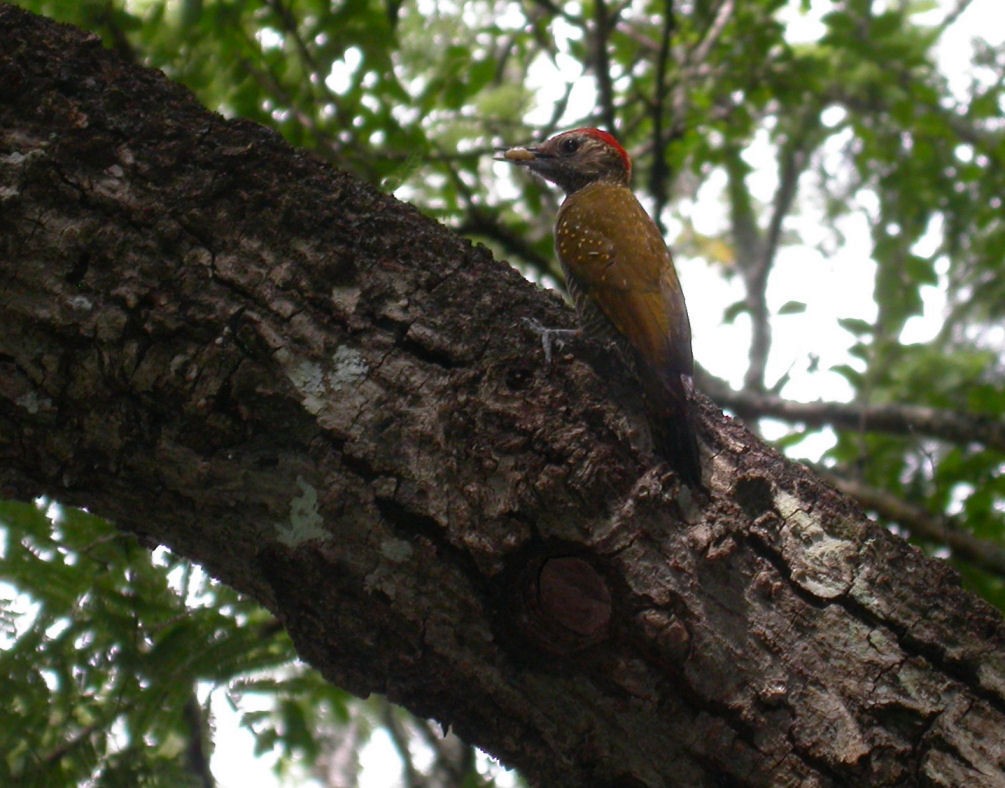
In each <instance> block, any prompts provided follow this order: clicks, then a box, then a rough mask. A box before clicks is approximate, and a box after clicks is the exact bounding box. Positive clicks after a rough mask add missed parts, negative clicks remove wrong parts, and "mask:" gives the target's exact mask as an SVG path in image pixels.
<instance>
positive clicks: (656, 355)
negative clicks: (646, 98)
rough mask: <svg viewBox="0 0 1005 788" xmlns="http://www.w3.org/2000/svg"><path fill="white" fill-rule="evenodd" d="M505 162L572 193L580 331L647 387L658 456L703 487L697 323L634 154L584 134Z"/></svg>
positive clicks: (563, 230) (565, 263)
mask: <svg viewBox="0 0 1005 788" xmlns="http://www.w3.org/2000/svg"><path fill="white" fill-rule="evenodd" d="M499 158H501V159H502V160H504V161H508V162H510V163H511V164H514V165H517V166H521V167H526V168H527V169H528V170H530V171H531V172H533V173H535V174H537V175H539V176H541V177H542V178H544V179H545V180H547V181H550V182H551V183H554V184H555V185H557V186H558V187H560V188H561V189H562V190H563V191H564V192H565V195H566V196H565V199H564V201H563V202H562V205H561V206H560V208H559V210H558V216H557V217H556V220H555V251H556V254H557V256H558V260H559V262H560V263H561V266H562V271H563V273H564V275H565V284H566V289H567V290H568V292H569V295H570V296H571V298H572V301H573V303H574V305H575V308H576V312H577V316H578V320H579V324H580V326H581V328H582V330H583V332H584V333H585V334H586V335H587V336H590V337H593V338H595V339H599V340H601V341H610V342H613V344H614V347H615V348H616V351H617V355H618V356H619V357H620V359H621V361H622V362H623V364H624V365H625V366H626V367H627V368H628V370H629V372H630V373H631V374H632V375H633V376H634V377H635V378H636V380H637V381H638V383H639V387H640V390H641V394H642V400H643V403H644V406H645V410H646V418H647V421H648V422H649V427H650V432H651V433H652V437H653V447H654V449H655V451H656V453H657V454H659V455H661V456H662V457H663V458H664V459H665V460H667V461H668V462H669V463H670V465H671V466H672V467H673V468H674V470H676V471H677V473H678V475H679V476H680V477H681V479H682V480H683V481H684V482H685V483H686V484H688V485H689V486H691V487H699V488H700V487H702V483H701V460H700V455H699V451H698V443H697V438H696V433H695V417H694V413H693V404H692V400H693V392H694V383H693V376H694V357H693V353H692V349H691V324H690V320H689V319H688V314H687V306H686V304H685V302H684V293H683V290H682V289H681V285H680V280H679V279H678V277H677V271H676V269H675V268H674V264H673V258H672V257H671V254H670V249H669V248H668V247H667V244H666V242H665V241H664V239H663V234H662V233H661V232H660V230H659V228H658V227H657V226H656V223H655V222H653V220H652V219H651V218H650V216H649V214H648V213H646V210H645V208H643V207H642V205H641V203H640V202H639V201H638V199H637V198H636V197H635V194H634V193H633V192H632V190H631V176H632V160H631V157H630V156H629V155H628V152H627V151H626V150H625V149H624V148H623V147H622V146H621V144H620V143H619V142H618V140H617V139H616V138H615V137H614V136H613V135H612V134H610V133H609V132H606V131H602V130H600V129H595V128H577V129H572V130H571V131H566V132H563V133H561V134H556V135H555V136H553V137H550V138H549V139H547V140H545V141H544V142H543V143H541V144H540V145H536V146H518V147H511V148H502V149H500V156H499Z"/></svg>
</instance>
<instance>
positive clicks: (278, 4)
mask: <svg viewBox="0 0 1005 788" xmlns="http://www.w3.org/2000/svg"><path fill="white" fill-rule="evenodd" d="M266 3H267V4H268V6H269V7H270V8H271V9H272V10H273V11H275V13H276V15H277V16H278V17H279V18H280V19H281V20H282V22H283V32H285V33H286V34H287V35H289V36H290V37H291V38H292V39H293V43H294V45H295V46H296V48H297V53H298V54H299V55H300V59H301V60H302V61H303V62H304V65H305V66H307V68H306V71H307V73H308V74H309V75H310V76H311V77H316V78H317V79H316V81H315V80H314V79H309V80H308V83H309V87H310V90H311V94H312V96H313V97H314V102H315V103H316V104H320V103H322V101H321V100H319V97H318V96H316V95H315V94H314V89H315V87H316V88H317V89H319V90H320V91H321V92H322V94H323V101H324V102H325V103H328V104H331V105H332V107H333V108H334V115H333V118H332V119H333V121H335V126H336V127H338V126H339V125H341V124H340V123H339V122H338V121H339V117H340V116H341V117H344V116H345V111H344V108H343V107H342V106H341V99H340V97H339V96H338V94H337V93H335V92H333V91H332V90H331V89H329V87H328V83H327V82H326V81H325V76H326V74H324V73H323V72H322V69H321V66H320V65H319V64H318V62H317V60H316V58H315V57H314V55H313V53H312V52H311V50H310V48H309V47H308V46H307V44H306V42H305V41H304V39H303V36H301V35H300V25H299V24H298V20H297V18H296V16H294V14H293V11H292V10H290V9H289V8H288V7H287V6H285V5H283V3H282V0H266Z"/></svg>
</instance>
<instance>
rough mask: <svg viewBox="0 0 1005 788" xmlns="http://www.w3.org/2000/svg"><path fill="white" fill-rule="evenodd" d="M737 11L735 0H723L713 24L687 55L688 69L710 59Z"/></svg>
mask: <svg viewBox="0 0 1005 788" xmlns="http://www.w3.org/2000/svg"><path fill="white" fill-rule="evenodd" d="M735 11H736V4H735V2H734V0H722V2H721V3H719V7H718V8H717V9H716V12H715V16H714V17H713V19H712V22H711V23H710V24H709V26H708V27H707V28H706V29H705V32H704V33H703V34H702V36H701V38H699V39H698V42H697V43H696V44H695V45H694V46H693V47H692V48H691V49H690V51H689V52H688V53H687V58H686V59H685V64H686V65H687V66H688V67H694V66H696V65H698V64H700V63H704V62H705V60H706V59H707V58H708V55H709V52H711V51H712V47H714V46H715V45H716V44H717V43H718V42H719V38H720V37H721V36H722V31H723V30H725V29H726V25H727V24H728V23H729V20H730V19H732V17H733V13H734V12H735Z"/></svg>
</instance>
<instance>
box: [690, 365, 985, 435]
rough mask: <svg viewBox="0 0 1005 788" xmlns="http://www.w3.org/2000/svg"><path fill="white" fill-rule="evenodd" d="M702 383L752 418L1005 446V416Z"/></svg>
mask: <svg viewBox="0 0 1005 788" xmlns="http://www.w3.org/2000/svg"><path fill="white" fill-rule="evenodd" d="M699 383H700V386H701V388H702V389H703V390H704V391H705V392H706V393H707V394H708V395H709V396H710V397H712V399H714V400H715V401H716V402H717V403H718V404H719V405H721V406H723V407H726V408H730V409H732V410H735V411H737V412H738V413H740V412H742V413H745V414H753V418H759V417H762V416H771V417H772V418H776V419H782V420H784V421H790V422H799V423H801V424H805V425H806V426H808V427H825V426H830V427H836V428H839V429H847V430H856V431H871V432H885V433H890V434H894V435H927V436H929V437H933V438H939V439H941V440H944V441H947V442H949V443H954V444H963V445H965V444H968V443H976V444H980V445H983V446H986V447H987V448H989V449H994V450H996V451H1001V452H1005V419H1001V418H994V417H990V416H979V415H974V414H969V413H959V412H956V411H948V410H938V409H936V408H927V407H922V406H920V405H860V404H856V403H844V402H793V401H792V400H787V399H783V398H782V397H778V396H774V395H771V394H764V393H760V392H754V391H749V390H743V391H734V390H733V389H731V388H730V387H729V386H727V385H726V384H724V383H722V382H720V381H716V380H715V379H713V378H711V377H707V376H702V377H701V379H700V381H699Z"/></svg>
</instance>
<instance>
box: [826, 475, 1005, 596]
mask: <svg viewBox="0 0 1005 788" xmlns="http://www.w3.org/2000/svg"><path fill="white" fill-rule="evenodd" d="M825 477H826V478H827V479H828V481H830V483H831V484H833V485H834V486H835V487H836V488H837V489H839V490H840V491H841V492H843V493H845V494H846V495H851V496H852V497H853V498H855V499H856V500H858V502H859V503H861V504H862V506H864V507H866V508H867V509H872V510H873V511H875V512H876V513H877V514H879V515H880V516H881V517H883V518H884V519H886V520H890V521H892V522H895V523H898V524H899V525H901V526H903V527H904V528H905V529H906V530H907V531H909V532H910V533H911V535H912V536H915V537H917V538H919V539H924V540H926V541H930V542H933V543H935V544H939V545H946V547H948V548H949V549H950V550H952V551H953V555H954V556H956V557H957V558H962V559H963V560H964V561H969V562H970V563H972V564H973V565H974V566H976V567H979V568H980V569H983V570H984V571H986V572H990V573H991V574H994V575H998V576H999V577H1003V578H1005V550H1002V549H1001V548H1000V547H998V545H996V544H994V543H992V542H988V541H986V540H984V539H978V538H977V537H976V536H974V535H973V534H970V533H967V532H966V531H965V530H963V529H962V527H961V525H960V524H959V523H958V522H957V521H956V520H955V518H952V517H944V516H938V515H935V514H933V513H932V512H930V511H928V510H927V509H924V508H923V507H921V506H916V505H914V504H912V503H909V502H908V501H905V500H904V499H903V498H899V497H898V496H896V495H894V494H893V493H891V492H887V491H886V490H880V489H877V488H875V487H870V486H869V485H867V484H863V483H862V482H860V481H857V480H855V479H848V478H846V477H843V476H838V475H836V474H830V473H828V474H825Z"/></svg>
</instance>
